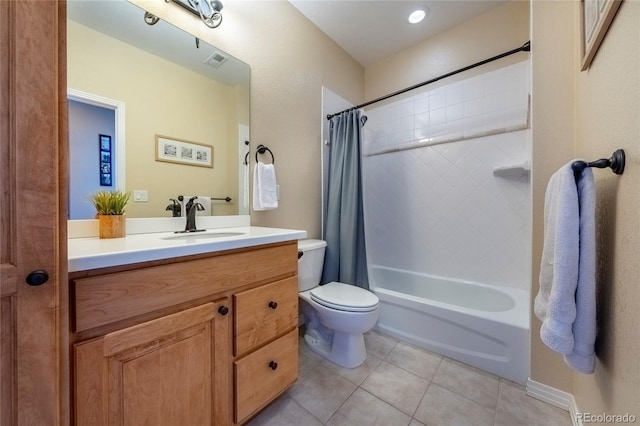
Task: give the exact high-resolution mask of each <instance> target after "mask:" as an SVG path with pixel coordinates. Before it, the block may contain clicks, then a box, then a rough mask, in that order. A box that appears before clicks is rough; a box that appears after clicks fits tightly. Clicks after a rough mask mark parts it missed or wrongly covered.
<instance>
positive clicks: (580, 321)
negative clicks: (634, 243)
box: [564, 168, 597, 374]
mask: <svg viewBox="0 0 640 426" xmlns="http://www.w3.org/2000/svg"><path fill="white" fill-rule="evenodd" d="M578 201H579V203H580V266H579V269H578V286H577V289H576V319H575V321H574V322H573V328H572V330H573V339H574V343H573V351H572V352H571V353H570V354H567V355H565V356H564V360H565V362H566V363H567V364H569V366H571V367H572V368H573V369H574V370H576V371H578V372H580V373H585V374H591V373H593V372H594V370H595V367H596V354H595V343H596V334H597V324H596V190H595V183H594V180H593V172H592V171H591V169H590V168H586V169H585V170H584V171H583V172H582V176H581V177H580V178H579V179H578Z"/></svg>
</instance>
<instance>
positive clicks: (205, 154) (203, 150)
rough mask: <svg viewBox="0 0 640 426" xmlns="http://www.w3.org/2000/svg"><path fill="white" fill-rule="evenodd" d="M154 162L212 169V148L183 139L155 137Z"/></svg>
mask: <svg viewBox="0 0 640 426" xmlns="http://www.w3.org/2000/svg"><path fill="white" fill-rule="evenodd" d="M156 161H166V162H168V163H178V164H186V165H189V166H199V167H210V168H213V147H212V146H211V145H205V144H202V143H197V142H191V141H187V140H184V139H177V138H172V137H168V136H162V135H156Z"/></svg>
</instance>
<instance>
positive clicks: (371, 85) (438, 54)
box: [364, 1, 529, 100]
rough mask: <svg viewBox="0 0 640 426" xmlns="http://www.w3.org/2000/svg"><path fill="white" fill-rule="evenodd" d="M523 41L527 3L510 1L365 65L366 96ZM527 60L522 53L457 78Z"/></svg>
mask: <svg viewBox="0 0 640 426" xmlns="http://www.w3.org/2000/svg"><path fill="white" fill-rule="evenodd" d="M528 40H529V3H528V2H527V1H509V2H507V3H505V4H504V5H501V6H498V7H496V8H493V9H491V10H489V11H487V12H485V13H484V14H482V15H479V16H477V17H475V18H472V19H469V20H468V21H466V22H464V23H462V24H461V25H459V26H456V27H454V28H451V29H450V30H448V31H444V32H442V33H440V34H438V35H436V36H434V37H431V38H430V39H428V40H426V41H424V42H422V43H419V44H417V45H415V46H413V47H411V48H409V49H406V50H403V51H402V52H399V53H397V54H395V55H393V56H390V57H388V58H385V59H383V60H382V61H380V62H378V63H376V64H373V65H371V66H368V67H367V68H366V70H365V90H364V92H365V98H366V99H367V100H369V99H375V98H377V97H380V96H383V95H386V94H387V93H392V92H394V91H396V90H400V89H404V88H405V87H409V86H412V85H414V84H418V83H421V82H423V81H426V80H429V79H431V78H435V77H437V76H439V75H442V74H445V73H447V72H450V71H452V70H455V69H458V68H462V67H465V66H467V65H470V64H472V63H475V62H479V61H482V60H484V59H486V58H489V57H491V56H495V55H497V54H500V53H502V52H506V51H508V50H511V49H515V48H517V47H520V46H522V45H523V44H524V43H525V42H526V41H528ZM526 58H527V54H526V53H519V54H517V55H513V56H510V57H508V58H505V59H504V60H501V61H497V62H494V63H492V64H487V65H485V66H482V67H480V68H476V69H475V70H472V71H469V72H465V73H462V74H459V75H458V76H457V78H469V77H470V76H472V75H474V74H476V73H481V72H487V71H489V70H491V69H494V68H497V67H503V66H505V65H509V64H510V63H514V62H518V61H522V60H525V59H526ZM454 81H456V77H455V76H454V77H452V78H448V79H445V80H443V81H442V83H443V84H451V83H452V82H454ZM437 84H438V83H436V84H435V85H434V86H431V87H435V86H437Z"/></svg>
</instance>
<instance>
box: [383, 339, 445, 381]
mask: <svg viewBox="0 0 640 426" xmlns="http://www.w3.org/2000/svg"><path fill="white" fill-rule="evenodd" d="M385 361H387V362H390V363H391V364H393V365H396V366H398V367H400V368H403V369H405V370H407V371H410V372H411V373H413V374H415V375H417V376H420V377H422V378H423V379H426V380H431V379H432V378H433V376H434V374H435V373H436V370H437V369H438V366H439V365H440V361H442V356H441V355H438V354H434V353H433V352H430V351H428V350H426V349H422V348H418V347H416V346H412V345H409V344H408V343H404V342H400V343H398V344H397V345H396V347H395V348H393V350H392V351H391V353H390V354H389V355H387V358H386V359H385Z"/></svg>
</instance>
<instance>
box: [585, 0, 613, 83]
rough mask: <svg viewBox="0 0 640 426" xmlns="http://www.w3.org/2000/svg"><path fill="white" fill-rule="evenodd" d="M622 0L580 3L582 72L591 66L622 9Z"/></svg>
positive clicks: (592, 0) (597, 0)
mask: <svg viewBox="0 0 640 426" xmlns="http://www.w3.org/2000/svg"><path fill="white" fill-rule="evenodd" d="M621 4H622V0H581V1H580V13H581V16H580V57H581V60H582V66H581V68H580V70H581V71H584V70H586V69H587V68H589V66H591V62H592V61H593V57H594V56H595V55H596V52H597V51H598V48H599V47H600V44H601V43H602V40H604V37H605V35H606V33H607V30H608V29H609V26H610V25H611V22H613V18H614V17H615V16H616V12H617V11H618V9H619V8H620V5H621Z"/></svg>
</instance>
